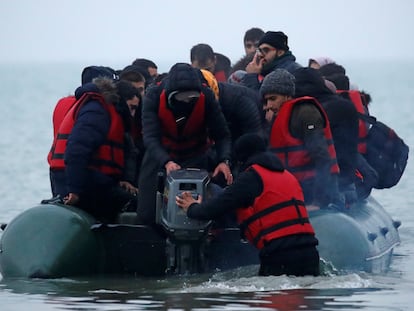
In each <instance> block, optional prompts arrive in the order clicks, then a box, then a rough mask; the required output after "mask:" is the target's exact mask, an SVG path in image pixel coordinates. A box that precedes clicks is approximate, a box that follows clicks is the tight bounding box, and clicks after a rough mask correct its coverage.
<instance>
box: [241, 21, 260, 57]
mask: <svg viewBox="0 0 414 311" xmlns="http://www.w3.org/2000/svg"><path fill="white" fill-rule="evenodd" d="M264 33H265V32H264V31H263V30H262V29H260V28H257V27H253V28H250V29H249V30H247V31H246V32H245V34H244V37H243V44H244V51H245V53H246V55H248V54H251V53H254V52H255V51H256V48H257V46H258V44H259V40H260V38H261V37H262V36H263V35H264Z"/></svg>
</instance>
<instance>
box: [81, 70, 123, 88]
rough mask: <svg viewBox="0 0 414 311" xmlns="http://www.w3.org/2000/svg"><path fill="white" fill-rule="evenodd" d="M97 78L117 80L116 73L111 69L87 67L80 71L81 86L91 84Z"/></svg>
mask: <svg viewBox="0 0 414 311" xmlns="http://www.w3.org/2000/svg"><path fill="white" fill-rule="evenodd" d="M98 77H107V78H111V79H113V80H117V79H118V76H117V74H116V71H115V70H114V69H112V68H111V67H105V66H88V67H85V68H84V69H83V70H82V74H81V83H82V85H84V84H86V83H90V82H92V80H93V79H95V78H98Z"/></svg>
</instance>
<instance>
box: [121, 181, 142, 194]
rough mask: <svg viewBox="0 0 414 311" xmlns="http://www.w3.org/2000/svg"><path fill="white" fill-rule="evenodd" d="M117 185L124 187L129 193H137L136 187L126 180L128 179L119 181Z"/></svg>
mask: <svg viewBox="0 0 414 311" xmlns="http://www.w3.org/2000/svg"><path fill="white" fill-rule="evenodd" d="M119 185H120V186H121V187H122V188H125V190H126V191H128V192H129V193H131V194H132V195H137V194H138V188H137V187H134V186H133V185H131V183H130V182H128V181H120V182H119Z"/></svg>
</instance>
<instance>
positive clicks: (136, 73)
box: [119, 65, 145, 96]
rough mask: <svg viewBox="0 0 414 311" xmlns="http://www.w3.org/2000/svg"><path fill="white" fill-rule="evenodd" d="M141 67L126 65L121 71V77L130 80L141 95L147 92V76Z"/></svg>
mask: <svg viewBox="0 0 414 311" xmlns="http://www.w3.org/2000/svg"><path fill="white" fill-rule="evenodd" d="M141 71H142V70H141V69H140V68H139V67H137V66H135V65H129V66H126V67H125V68H124V69H122V70H121V72H120V73H119V79H120V80H124V81H129V82H131V84H132V85H133V86H134V87H135V88H136V89H137V90H138V91H139V92H140V94H141V96H144V94H145V78H144V76H143V75H142V73H141Z"/></svg>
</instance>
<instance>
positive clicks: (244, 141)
mask: <svg viewBox="0 0 414 311" xmlns="http://www.w3.org/2000/svg"><path fill="white" fill-rule="evenodd" d="M266 150H267V147H266V142H265V140H264V139H263V137H262V136H260V135H258V134H256V133H247V134H243V135H242V136H240V137H239V138H238V139H237V140H236V141H235V142H234V146H233V157H232V158H233V160H234V161H235V162H237V163H239V165H240V166H243V164H244V163H246V162H247V161H248V159H249V158H251V157H253V156H254V155H257V154H259V153H262V152H265V151H266Z"/></svg>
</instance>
